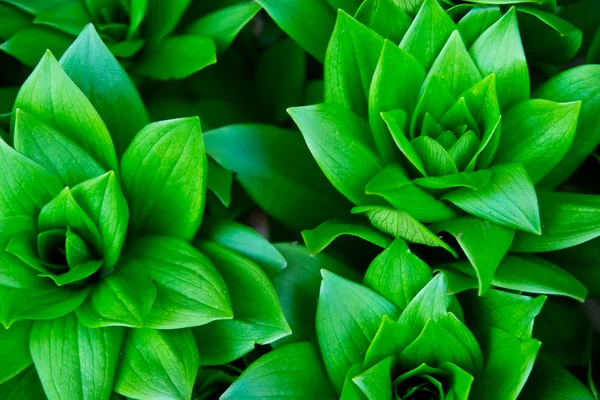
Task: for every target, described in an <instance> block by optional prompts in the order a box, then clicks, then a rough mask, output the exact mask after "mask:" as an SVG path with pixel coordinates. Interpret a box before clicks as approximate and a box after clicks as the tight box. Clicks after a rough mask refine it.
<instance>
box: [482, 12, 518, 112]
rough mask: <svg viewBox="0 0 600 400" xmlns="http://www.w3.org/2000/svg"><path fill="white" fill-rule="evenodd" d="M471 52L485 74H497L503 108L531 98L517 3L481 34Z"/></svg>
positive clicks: (499, 99) (499, 95) (499, 97)
mask: <svg viewBox="0 0 600 400" xmlns="http://www.w3.org/2000/svg"><path fill="white" fill-rule="evenodd" d="M470 53H471V56H472V57H473V60H475V63H476V64H477V67H479V70H480V71H481V74H482V75H483V76H487V75H489V74H495V75H496V84H497V86H496V88H497V91H498V101H499V102H500V107H501V108H502V110H506V109H507V108H508V107H510V106H511V105H513V104H516V103H518V102H520V101H523V100H527V99H528V98H529V71H528V69H527V60H526V59H525V52H524V50H523V45H522V43H521V37H520V35H519V27H518V24H517V11H516V9H515V8H514V7H512V8H511V9H510V10H509V11H508V12H507V13H506V14H504V15H503V16H502V18H500V20H498V21H497V22H496V23H495V24H494V25H492V26H491V27H489V28H488V29H487V30H486V31H485V32H484V33H483V34H482V35H481V36H479V38H478V39H477V40H476V41H475V43H473V46H472V47H471V49H470Z"/></svg>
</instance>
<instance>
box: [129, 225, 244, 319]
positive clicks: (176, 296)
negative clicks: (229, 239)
mask: <svg viewBox="0 0 600 400" xmlns="http://www.w3.org/2000/svg"><path fill="white" fill-rule="evenodd" d="M127 256H128V258H130V260H131V261H130V262H134V263H135V264H139V265H140V266H141V267H142V268H143V269H144V270H145V271H148V274H149V275H150V278H152V280H153V281H154V284H155V285H156V298H155V299H154V303H153V305H152V309H151V310H150V313H149V314H148V317H147V318H146V320H145V323H144V326H146V327H149V328H155V329H180V328H188V327H192V326H198V325H204V324H207V323H209V322H211V321H215V320H219V319H227V318H232V317H233V314H232V311H231V302H230V299H229V295H228V287H227V285H226V284H225V282H224V280H223V278H222V277H221V275H220V274H219V272H218V271H217V269H216V268H215V267H214V266H213V263H211V261H210V260H209V259H208V258H207V257H205V256H204V255H202V254H201V253H200V252H199V251H198V250H196V249H195V248H194V247H193V246H192V245H190V244H189V243H187V242H185V241H183V240H181V239H176V238H171V237H166V236H145V237H143V238H139V239H137V240H135V241H134V242H133V243H130V244H129V245H128V252H127ZM230 290H231V289H230Z"/></svg>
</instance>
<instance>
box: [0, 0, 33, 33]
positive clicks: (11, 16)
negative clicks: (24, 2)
mask: <svg viewBox="0 0 600 400" xmlns="http://www.w3.org/2000/svg"><path fill="white" fill-rule="evenodd" d="M0 19H1V20H2V26H1V27H0V38H2V40H8V39H9V38H10V37H11V36H13V35H15V34H16V33H17V32H19V31H20V30H22V29H25V28H27V27H28V26H29V25H30V24H31V22H32V16H31V15H30V14H29V13H27V12H25V11H23V10H21V9H19V8H17V7H13V6H12V5H10V4H4V3H3V4H2V5H1V6H0Z"/></svg>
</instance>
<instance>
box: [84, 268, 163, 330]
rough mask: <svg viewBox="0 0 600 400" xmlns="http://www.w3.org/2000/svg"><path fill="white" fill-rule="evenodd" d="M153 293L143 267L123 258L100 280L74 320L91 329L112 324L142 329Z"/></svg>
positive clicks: (153, 285)
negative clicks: (112, 270) (111, 271)
mask: <svg viewBox="0 0 600 400" xmlns="http://www.w3.org/2000/svg"><path fill="white" fill-rule="evenodd" d="M156 292H157V289H156V286H155V284H154V282H153V281H152V280H151V279H150V276H149V275H148V272H147V271H146V270H145V269H144V267H143V266H142V265H141V264H140V263H137V262H135V260H132V259H129V258H127V257H122V259H121V262H120V264H119V265H118V266H117V268H116V269H115V271H114V272H113V273H112V274H110V275H107V276H105V277H103V279H102V280H101V281H100V282H99V283H98V284H97V285H96V286H95V287H94V290H93V291H92V293H91V294H90V296H89V297H88V298H87V300H86V301H85V303H83V304H82V305H81V307H79V308H78V309H77V310H76V313H77V318H78V319H79V321H81V323H82V324H84V325H85V326H87V327H90V328H98V327H104V326H115V325H116V326H132V327H138V328H141V327H142V326H143V325H144V323H145V321H146V319H147V317H148V314H149V312H150V308H151V307H152V304H153V303H154V299H155V298H156Z"/></svg>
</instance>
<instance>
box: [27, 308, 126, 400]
mask: <svg viewBox="0 0 600 400" xmlns="http://www.w3.org/2000/svg"><path fill="white" fill-rule="evenodd" d="M123 334H124V329H123V328H117V327H113V328H97V329H90V328H86V327H85V326H83V325H81V324H80V323H78V322H77V318H76V317H75V315H73V314H69V315H67V316H65V317H62V318H60V319H55V320H51V321H38V322H36V323H35V324H34V326H33V329H32V330H31V339H30V349H31V356H32V358H33V362H34V363H35V367H36V369H37V371H38V374H39V375H40V380H41V381H42V386H43V387H44V391H45V393H46V395H47V396H48V398H49V399H51V400H52V399H65V398H68V399H74V400H75V399H88V398H90V399H107V398H108V397H109V395H110V392H111V388H112V384H113V379H114V375H115V369H116V367H117V361H118V359H119V352H120V349H121V343H122V341H123Z"/></svg>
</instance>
